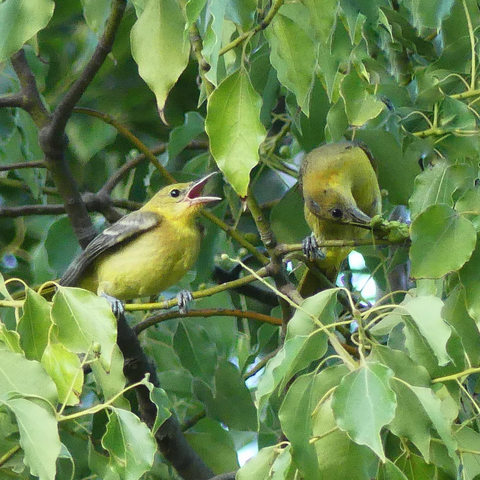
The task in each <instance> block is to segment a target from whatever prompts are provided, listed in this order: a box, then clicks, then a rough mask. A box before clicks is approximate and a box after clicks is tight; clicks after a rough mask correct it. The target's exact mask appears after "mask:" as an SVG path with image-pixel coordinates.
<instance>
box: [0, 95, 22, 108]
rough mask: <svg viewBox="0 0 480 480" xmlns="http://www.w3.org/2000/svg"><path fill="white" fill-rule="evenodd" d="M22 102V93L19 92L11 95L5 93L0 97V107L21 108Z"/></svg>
mask: <svg viewBox="0 0 480 480" xmlns="http://www.w3.org/2000/svg"><path fill="white" fill-rule="evenodd" d="M23 104H24V102H23V95H22V94H21V93H14V94H13V95H6V96H5V97H0V108H6V107H18V108H23Z"/></svg>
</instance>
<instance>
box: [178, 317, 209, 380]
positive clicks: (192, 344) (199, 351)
mask: <svg viewBox="0 0 480 480" xmlns="http://www.w3.org/2000/svg"><path fill="white" fill-rule="evenodd" d="M173 347H174V349H175V351H176V352H177V354H178V356H179V357H180V360H181V362H182V365H183V366H184V367H185V368H186V369H188V371H189V372H191V373H192V375H194V376H197V377H199V378H202V379H203V380H206V381H207V382H210V381H211V380H212V379H213V375H214V372H215V366H216V364H217V361H218V360H217V351H216V349H215V345H214V344H213V342H212V339H211V338H210V336H209V335H208V333H207V332H206V330H205V328H204V327H203V326H202V325H198V324H195V323H193V322H182V323H179V324H178V327H177V331H176V333H175V336H174V338H173Z"/></svg>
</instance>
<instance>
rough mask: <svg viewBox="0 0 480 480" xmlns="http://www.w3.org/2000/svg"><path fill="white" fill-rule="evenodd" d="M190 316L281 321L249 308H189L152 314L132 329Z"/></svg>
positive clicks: (269, 321)
mask: <svg viewBox="0 0 480 480" xmlns="http://www.w3.org/2000/svg"><path fill="white" fill-rule="evenodd" d="M192 317H238V318H248V319H250V320H258V321H259V322H265V323H270V324H271V325H281V324H282V321H281V320H280V319H279V318H275V317H272V316H270V315H264V314H263V313H257V312H252V311H249V310H246V311H243V310H237V309H229V308H203V309H199V310H189V311H188V312H187V313H180V312H179V311H175V312H166V313H159V314H157V315H152V316H151V317H149V318H147V319H146V320H143V322H140V323H137V324H136V325H135V326H134V327H133V329H134V331H135V333H136V334H137V335H138V334H139V333H141V332H143V331H144V330H146V329H147V328H148V327H151V326H152V325H156V324H157V323H161V322H165V321H167V320H172V319H177V318H192Z"/></svg>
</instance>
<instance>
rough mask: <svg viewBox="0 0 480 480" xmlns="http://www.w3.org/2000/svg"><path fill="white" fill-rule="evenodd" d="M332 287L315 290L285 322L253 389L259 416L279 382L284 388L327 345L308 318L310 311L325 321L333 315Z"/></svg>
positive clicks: (333, 290) (333, 294) (325, 339)
mask: <svg viewBox="0 0 480 480" xmlns="http://www.w3.org/2000/svg"><path fill="white" fill-rule="evenodd" d="M336 294H337V290H336V289H329V290H324V291H323V292H320V293H317V294H316V295H313V296H311V297H309V298H307V299H306V300H304V301H303V302H302V304H301V307H302V308H301V309H297V311H296V312H295V314H294V316H293V317H292V318H291V320H290V321H289V322H288V327H287V335H286V338H285V344H284V345H283V347H282V348H281V349H280V351H279V352H278V353H277V354H276V355H275V357H273V358H272V359H270V360H269V361H268V363H267V366H266V367H265V372H264V374H263V375H262V377H261V378H260V380H259V382H258V386H257V391H256V403H257V406H258V415H259V418H260V416H261V415H262V414H263V409H264V407H265V405H266V403H267V402H268V399H269V398H270V396H271V395H272V394H273V393H274V391H275V390H276V389H277V388H278V387H279V386H280V389H281V388H284V387H285V385H286V384H287V382H288V381H289V380H290V379H291V378H292V377H293V375H295V373H297V372H299V371H300V370H302V369H304V368H305V367H307V366H308V365H309V364H310V363H311V362H312V361H314V360H318V359H319V358H321V357H322V356H323V355H324V354H325V352H326V349H327V338H326V335H325V333H324V332H322V331H321V330H320V329H319V328H318V326H317V325H316V324H315V323H314V322H313V320H312V319H311V317H310V315H308V313H310V314H311V315H314V316H317V317H319V318H321V319H322V322H324V324H325V325H327V324H329V323H332V322H334V321H335V319H336V313H335V305H336Z"/></svg>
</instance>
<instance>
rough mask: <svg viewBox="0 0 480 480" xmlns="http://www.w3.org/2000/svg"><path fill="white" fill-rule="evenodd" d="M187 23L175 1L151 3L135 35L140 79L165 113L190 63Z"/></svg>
mask: <svg viewBox="0 0 480 480" xmlns="http://www.w3.org/2000/svg"><path fill="white" fill-rule="evenodd" d="M184 29H185V20H184V18H183V15H182V12H181V10H180V7H179V5H178V4H177V2H175V0H149V2H148V3H147V5H146V7H145V10H144V11H143V13H142V14H141V16H140V18H138V20H137V22H136V23H135V25H134V26H133V27H132V32H131V42H132V43H131V45H132V56H133V58H134V59H135V62H136V63H137V65H138V70H139V73H140V76H141V77H142V78H143V79H144V80H145V82H146V83H147V85H148V86H149V87H150V88H151V89H152V91H153V93H154V94H155V97H156V99H157V107H158V109H159V111H160V112H163V109H164V107H165V102H166V100H167V95H168V93H169V92H170V90H171V89H172V87H173V86H174V85H175V83H176V81H177V80H178V77H179V76H180V74H181V73H182V72H183V70H185V67H186V66H187V63H188V55H189V44H188V40H187V39H186V37H185V36H184Z"/></svg>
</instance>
